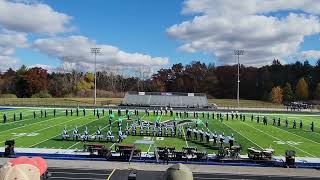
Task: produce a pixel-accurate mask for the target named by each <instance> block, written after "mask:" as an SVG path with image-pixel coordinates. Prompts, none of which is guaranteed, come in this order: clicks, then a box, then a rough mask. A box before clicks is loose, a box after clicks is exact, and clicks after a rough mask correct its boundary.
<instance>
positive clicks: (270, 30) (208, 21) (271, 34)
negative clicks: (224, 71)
mask: <svg viewBox="0 0 320 180" xmlns="http://www.w3.org/2000/svg"><path fill="white" fill-rule="evenodd" d="M280 10H282V11H287V12H289V13H288V15H286V16H284V17H276V16H272V15H270V14H267V13H270V12H278V11H280ZM293 10H299V11H300V12H304V13H300V14H297V13H295V12H294V11H293ZM319 12H320V3H319V1H316V0H269V1H262V0H243V1H234V0H188V1H186V2H185V3H184V8H183V10H182V13H184V14H190V13H191V14H194V13H195V14H196V16H195V17H194V18H193V19H192V20H188V21H184V22H182V23H180V24H176V25H173V26H171V27H170V28H168V29H167V33H168V34H169V35H170V36H171V37H174V38H177V39H179V40H181V41H182V42H183V44H182V45H181V46H180V47H179V50H182V51H186V52H190V53H193V52H197V51H202V52H207V53H210V54H212V55H214V56H216V57H217V58H218V61H219V62H220V63H226V64H232V63H235V57H234V55H233V50H234V49H244V50H245V55H244V56H243V57H242V58H241V59H242V60H241V61H242V63H244V64H247V65H254V66H260V65H263V64H266V63H269V62H270V61H272V60H273V59H274V58H277V59H283V58H285V57H288V56H290V55H292V54H294V53H296V52H297V51H298V49H299V46H300V44H301V43H302V42H303V39H304V37H305V36H308V35H313V34H317V33H319V32H320V21H319V19H318V17H317V16H316V14H320V13H319Z"/></svg>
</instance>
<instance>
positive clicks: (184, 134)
mask: <svg viewBox="0 0 320 180" xmlns="http://www.w3.org/2000/svg"><path fill="white" fill-rule="evenodd" d="M179 120H181V118H180V117H179ZM209 131H210V130H209ZM182 132H183V136H184V141H185V142H186V145H187V147H189V144H188V140H187V137H186V133H185V131H184V126H182Z"/></svg>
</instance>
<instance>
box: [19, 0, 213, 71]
mask: <svg viewBox="0 0 320 180" xmlns="http://www.w3.org/2000/svg"><path fill="white" fill-rule="evenodd" d="M43 2H44V3H46V4H48V5H50V6H51V7H52V8H53V9H54V10H56V11H58V12H63V13H66V14H68V15H70V16H72V17H73V19H72V21H71V22H72V25H73V26H74V27H75V28H76V30H75V31H74V32H72V33H66V34H65V35H68V34H79V35H84V36H87V37H90V38H91V39H94V40H96V41H97V43H105V44H110V45H113V46H117V47H119V48H121V49H122V50H124V51H126V52H131V53H133V52H143V53H145V54H150V55H152V56H166V57H169V58H170V64H172V63H180V62H181V63H188V62H191V61H193V60H198V59H199V60H200V59H201V60H203V61H205V62H214V61H213V58H212V57H211V56H209V55H207V54H205V53H202V52H199V53H185V52H181V51H178V50H177V47H178V46H179V44H180V43H179V42H178V41H177V40H175V39H173V38H170V37H169V36H168V35H167V33H166V32H165V30H166V28H168V27H170V26H171V25H173V24H175V23H178V22H181V21H184V20H187V19H188V17H189V16H183V15H181V13H180V12H181V8H182V3H183V1H182V0H164V1H150V0H139V2H138V3H137V1H128V0H116V1H109V0H108V1H106V0H95V1H90V3H89V1H85V0H80V1H75V0H68V1H48V0H46V1H43ZM16 55H17V57H19V58H20V59H21V60H22V61H23V63H25V64H27V65H33V64H43V62H44V61H46V62H48V63H47V64H49V65H53V66H57V65H59V60H58V59H57V58H52V57H48V56H47V55H45V54H42V53H37V52H34V51H33V52H32V51H30V49H20V50H18V51H17V54H16ZM170 64H168V65H170Z"/></svg>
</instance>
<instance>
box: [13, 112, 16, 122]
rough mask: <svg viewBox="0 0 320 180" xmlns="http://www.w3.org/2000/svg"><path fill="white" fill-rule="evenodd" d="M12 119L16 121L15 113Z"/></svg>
mask: <svg viewBox="0 0 320 180" xmlns="http://www.w3.org/2000/svg"><path fill="white" fill-rule="evenodd" d="M13 121H16V113H13Z"/></svg>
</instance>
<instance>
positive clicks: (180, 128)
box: [178, 126, 182, 138]
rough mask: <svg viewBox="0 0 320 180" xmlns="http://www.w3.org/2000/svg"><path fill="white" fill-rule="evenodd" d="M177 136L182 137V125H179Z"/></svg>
mask: <svg viewBox="0 0 320 180" xmlns="http://www.w3.org/2000/svg"><path fill="white" fill-rule="evenodd" d="M178 136H179V137H180V138H182V127H181V126H179V129H178Z"/></svg>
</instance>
